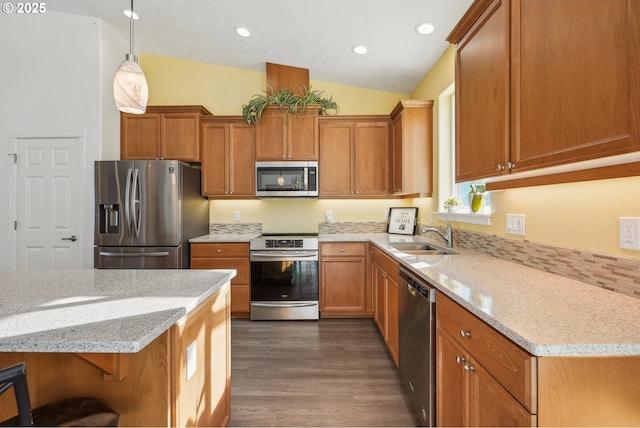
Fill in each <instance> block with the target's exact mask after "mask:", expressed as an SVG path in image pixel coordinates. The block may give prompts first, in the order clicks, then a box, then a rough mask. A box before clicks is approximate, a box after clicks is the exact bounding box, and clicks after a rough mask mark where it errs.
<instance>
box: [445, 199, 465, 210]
mask: <svg viewBox="0 0 640 428" xmlns="http://www.w3.org/2000/svg"><path fill="white" fill-rule="evenodd" d="M463 206H464V204H463V203H462V200H461V199H460V197H459V196H452V197H450V198H449V199H447V200H446V201H444V209H445V210H447V211H448V212H450V213H452V212H455V211H458V210H459V209H460V208H462V207H463Z"/></svg>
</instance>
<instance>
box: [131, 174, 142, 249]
mask: <svg viewBox="0 0 640 428" xmlns="http://www.w3.org/2000/svg"><path fill="white" fill-rule="evenodd" d="M132 181H133V186H132V189H131V222H132V231H133V233H134V236H135V237H136V238H139V237H140V181H139V180H138V168H136V169H134V170H133V179H132Z"/></svg>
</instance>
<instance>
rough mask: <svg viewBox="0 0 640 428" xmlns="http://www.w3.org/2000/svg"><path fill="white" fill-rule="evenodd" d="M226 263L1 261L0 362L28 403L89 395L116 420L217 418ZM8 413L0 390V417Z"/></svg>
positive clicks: (223, 410)
mask: <svg viewBox="0 0 640 428" xmlns="http://www.w3.org/2000/svg"><path fill="white" fill-rule="evenodd" d="M234 276H235V271H234V270H93V269H83V270H40V271H39V270H34V271H0V285H1V287H2V294H3V298H2V301H1V303H0V367H6V366H9V365H12V364H15V363H18V362H25V363H26V367H27V382H28V385H29V392H30V395H31V404H32V406H33V407H36V406H39V405H42V404H46V403H49V402H53V401H56V400H59V399H63V398H68V397H78V396H93V397H95V398H99V399H101V400H102V401H104V402H105V403H106V404H107V405H108V406H110V407H111V408H113V409H114V410H116V411H117V412H118V413H119V414H120V425H121V426H195V425H198V426H224V425H226V424H227V423H228V421H229V417H230V408H231V407H230V388H231V386H230V306H229V301H230V291H229V287H230V286H229V284H230V280H231V278H233V277H234ZM16 413H17V410H16V406H15V400H14V397H13V394H4V395H2V396H1V397H0V420H5V419H7V418H9V417H11V416H14V415H15V414H16Z"/></svg>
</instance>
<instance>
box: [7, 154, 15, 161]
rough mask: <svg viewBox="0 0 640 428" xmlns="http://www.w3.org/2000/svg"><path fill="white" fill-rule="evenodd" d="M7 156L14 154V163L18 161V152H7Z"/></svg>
mask: <svg viewBox="0 0 640 428" xmlns="http://www.w3.org/2000/svg"><path fill="white" fill-rule="evenodd" d="M7 156H13V163H18V154H17V153H7Z"/></svg>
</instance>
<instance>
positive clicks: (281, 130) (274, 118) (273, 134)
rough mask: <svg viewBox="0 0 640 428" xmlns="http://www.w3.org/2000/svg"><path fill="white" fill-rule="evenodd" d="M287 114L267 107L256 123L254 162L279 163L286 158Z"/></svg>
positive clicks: (276, 108) (275, 108)
mask: <svg viewBox="0 0 640 428" xmlns="http://www.w3.org/2000/svg"><path fill="white" fill-rule="evenodd" d="M286 125H287V112H286V111H285V110H280V109H279V108H278V107H267V108H266V109H265V110H264V112H263V113H262V117H261V118H260V120H259V121H258V122H257V123H256V125H255V126H256V160H257V161H281V160H284V159H285V156H286V138H287V128H286Z"/></svg>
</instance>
